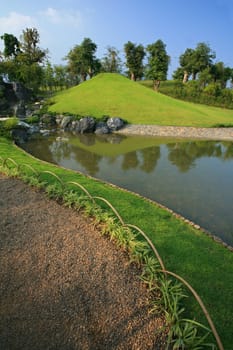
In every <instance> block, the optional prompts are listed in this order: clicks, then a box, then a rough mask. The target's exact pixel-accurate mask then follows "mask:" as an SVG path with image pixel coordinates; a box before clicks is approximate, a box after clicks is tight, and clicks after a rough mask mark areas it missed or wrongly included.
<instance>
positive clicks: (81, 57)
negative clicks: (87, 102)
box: [65, 38, 101, 81]
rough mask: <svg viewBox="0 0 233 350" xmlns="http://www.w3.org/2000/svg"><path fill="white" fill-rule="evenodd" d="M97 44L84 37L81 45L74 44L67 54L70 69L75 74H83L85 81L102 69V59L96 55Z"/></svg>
mask: <svg viewBox="0 0 233 350" xmlns="http://www.w3.org/2000/svg"><path fill="white" fill-rule="evenodd" d="M96 50H97V45H96V44H95V43H94V42H92V41H91V39H89V38H84V40H83V41H82V43H81V44H80V45H76V46H74V48H73V49H71V50H70V51H69V53H68V55H67V56H66V58H65V59H67V60H68V69H69V71H70V72H71V74H73V75H74V76H79V75H80V76H81V78H82V80H83V81H85V80H86V79H87V77H88V75H89V77H90V78H92V77H93V75H94V74H96V73H98V72H99V71H100V67H101V64H100V61H99V60H98V59H97V58H96V57H95V52H96Z"/></svg>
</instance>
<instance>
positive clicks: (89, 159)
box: [49, 138, 102, 175]
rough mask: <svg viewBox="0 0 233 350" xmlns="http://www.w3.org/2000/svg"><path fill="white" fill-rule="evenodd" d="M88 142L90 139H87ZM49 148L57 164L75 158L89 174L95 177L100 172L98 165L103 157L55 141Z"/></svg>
mask: <svg viewBox="0 0 233 350" xmlns="http://www.w3.org/2000/svg"><path fill="white" fill-rule="evenodd" d="M83 140H84V138H83ZM86 140H90V139H89V138H87V139H86ZM49 148H50V150H51V152H52V154H53V159H54V160H55V161H56V163H60V162H61V161H62V159H72V158H74V159H75V160H76V161H77V163H79V164H81V165H82V166H83V167H84V169H85V170H86V171H87V173H88V174H90V175H95V174H96V173H97V172H98V171H99V166H98V163H99V161H100V160H101V159H102V156H99V155H97V154H94V153H91V152H88V151H86V150H83V149H81V148H79V147H76V146H74V145H72V144H70V143H69V142H64V141H54V142H53V143H52V144H51V145H50V147H49Z"/></svg>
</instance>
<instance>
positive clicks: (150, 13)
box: [0, 0, 233, 75]
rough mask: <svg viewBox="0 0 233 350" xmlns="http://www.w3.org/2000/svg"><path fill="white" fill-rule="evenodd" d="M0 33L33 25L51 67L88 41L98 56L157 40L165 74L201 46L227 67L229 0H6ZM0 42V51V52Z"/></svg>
mask: <svg viewBox="0 0 233 350" xmlns="http://www.w3.org/2000/svg"><path fill="white" fill-rule="evenodd" d="M2 2H3V3H2V4H1V12H0V35H2V34H4V33H11V34H14V35H15V36H17V37H18V38H19V35H20V34H21V33H22V30H23V29H25V28H27V27H28V28H32V27H35V28H37V29H38V31H39V33H40V39H41V42H40V46H41V47H42V48H44V49H46V48H48V49H49V55H50V60H51V62H52V63H54V64H60V63H64V61H63V60H62V59H63V58H64V56H66V54H67V53H68V52H69V50H70V49H71V48H72V47H73V46H74V45H76V44H80V43H81V41H82V40H83V38H84V37H89V38H91V39H92V41H94V42H95V43H96V44H97V46H98V50H97V57H99V58H102V57H103V55H104V53H105V52H106V47H107V46H109V45H110V46H114V47H116V48H117V49H118V50H119V51H121V54H122V57H124V56H123V46H124V44H125V43H126V42H127V41H129V40H130V41H132V42H134V43H137V44H143V45H144V46H146V45H148V44H151V43H153V42H155V41H156V40H158V39H161V40H163V42H164V43H165V44H166V49H167V53H168V54H169V55H170V57H171V65H170V69H169V72H170V73H169V74H170V75H171V72H172V71H174V69H176V68H177V66H178V59H179V56H180V55H181V54H182V53H183V52H184V51H185V49H186V48H188V47H189V48H195V46H196V44H197V43H199V42H206V43H207V44H209V45H210V47H211V48H212V49H213V50H214V51H215V52H216V56H217V57H216V60H217V61H223V62H224V63H225V64H226V65H228V66H230V67H233V45H232V38H233V0H113V1H112V0H82V1H81V0H40V1H28V0H8V1H2ZM2 44H3V42H2V41H1V42H0V50H1V49H2V48H3V45H2Z"/></svg>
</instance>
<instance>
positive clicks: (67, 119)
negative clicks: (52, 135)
mask: <svg viewBox="0 0 233 350" xmlns="http://www.w3.org/2000/svg"><path fill="white" fill-rule="evenodd" d="M71 121H72V117H71V116H70V115H67V116H65V117H64V118H63V119H62V121H61V129H63V130H65V129H67V128H68V126H69V124H70V123H71Z"/></svg>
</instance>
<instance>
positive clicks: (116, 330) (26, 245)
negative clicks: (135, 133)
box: [0, 174, 165, 350]
mask: <svg viewBox="0 0 233 350" xmlns="http://www.w3.org/2000/svg"><path fill="white" fill-rule="evenodd" d="M0 266H1V269H0V349H4V350H21V349H22V350H29V349H30V350H37V349H38V350H46V349H62V350H75V349H80V350H104V349H106V350H111V349H116V350H120V349H121V350H129V349H132V350H140V349H143V350H147V349H159V350H162V349H164V348H165V346H164V338H165V335H164V333H163V332H164V330H163V332H161V329H162V327H163V326H164V320H163V319H162V318H159V317H157V318H156V316H155V315H152V314H151V313H149V309H150V308H149V294H148V292H147V290H146V288H145V285H144V284H142V283H141V282H140V280H139V278H138V276H139V273H140V271H139V270H138V268H137V267H136V266H135V265H133V264H129V260H128V256H127V254H126V253H124V252H123V251H122V250H120V249H118V248H117V247H116V245H114V243H113V242H111V241H109V239H108V238H105V237H102V236H101V235H100V233H99V232H98V230H97V229H94V227H93V222H92V221H91V219H87V218H85V217H83V216H82V215H81V214H77V213H76V212H74V211H72V210H70V209H67V208H64V207H62V206H60V205H59V204H57V203H56V202H54V201H50V200H48V199H46V198H45V196H44V195H43V193H40V192H37V191H34V190H32V189H31V188H30V187H28V186H27V185H25V184H23V183H22V182H21V181H19V180H17V179H12V178H6V177H5V176H3V175H1V174H0Z"/></svg>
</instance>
